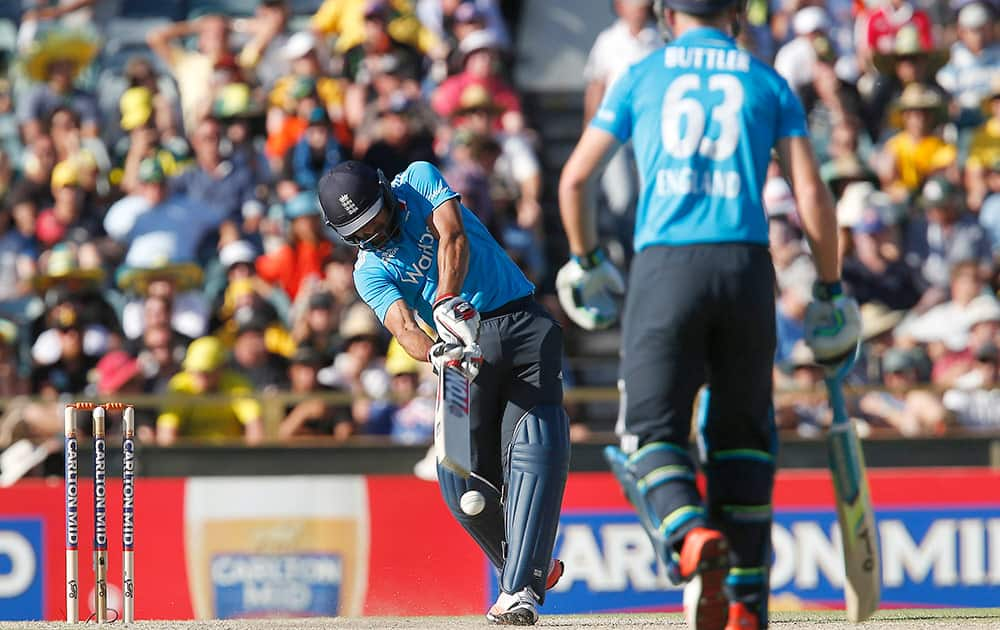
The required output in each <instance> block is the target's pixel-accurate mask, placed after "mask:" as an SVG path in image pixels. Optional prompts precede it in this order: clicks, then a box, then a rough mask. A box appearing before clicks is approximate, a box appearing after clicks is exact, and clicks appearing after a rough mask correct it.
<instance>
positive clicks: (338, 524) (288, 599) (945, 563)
mask: <svg viewBox="0 0 1000 630" xmlns="http://www.w3.org/2000/svg"><path fill="white" fill-rule="evenodd" d="M870 481H871V488H872V497H873V502H874V504H875V507H876V512H877V513H878V520H879V528H880V532H881V537H882V567H883V593H884V597H883V601H884V602H885V604H886V605H887V606H915V605H916V606H919V605H933V606H943V605H961V606H982V605H989V604H990V603H991V601H993V600H992V599H991V595H990V594H991V593H993V592H994V591H995V589H996V588H997V586H998V585H1000V472H998V471H992V470H987V469H919V470H878V471H872V472H871V473H870ZM80 496H81V502H80V508H81V509H80V571H79V575H80V581H81V585H80V586H81V588H80V595H81V597H80V599H81V616H82V617H85V616H86V615H88V614H90V613H91V612H92V610H91V606H90V603H89V602H90V597H89V596H90V594H91V593H92V589H93V575H92V569H91V565H90V562H91V560H90V558H91V555H90V552H91V548H92V545H91V539H92V536H93V515H92V499H91V496H92V485H91V484H90V483H89V482H88V481H85V480H82V481H81V484H80ZM108 497H109V502H108V523H109V535H110V538H109V549H111V552H110V553H109V557H110V562H111V566H110V574H109V575H110V578H111V579H110V589H109V591H110V604H111V607H112V608H119V607H120V591H119V588H120V581H121V564H120V562H121V554H120V552H119V550H120V544H121V543H120V541H121V517H120V504H121V485H120V481H116V480H109V484H108ZM63 519H64V515H63V488H62V483H61V481H38V480H25V481H22V482H21V483H19V484H17V485H16V486H15V487H13V488H9V489H4V490H0V584H4V585H5V586H7V588H6V589H5V590H4V592H5V593H11V595H10V596H4V597H0V620H10V619H38V618H45V619H52V620H57V619H61V618H63V617H64V605H65V604H64V602H65V594H64V592H63V580H64V554H63V551H64V531H63V523H64V520H63ZM835 521H836V516H835V513H834V511H833V490H832V485H831V482H830V478H829V475H828V474H827V473H825V472H823V471H815V472H801V471H787V472H782V473H780V475H779V478H778V482H777V485H776V488H775V528H774V530H773V538H774V541H775V565H774V567H773V569H772V576H771V582H772V587H773V590H774V593H775V595H776V597H777V599H776V600H775V601H776V602H777V603H778V604H779V605H783V606H784V605H788V606H795V607H830V606H840V605H841V603H840V602H841V601H842V600H841V595H840V590H839V589H840V588H841V584H842V576H838V573H837V571H838V566H837V564H838V561H837V548H838V547H837V545H839V541H838V539H837V537H836V526H835ZM643 538H644V534H643V533H642V531H641V528H639V526H638V524H637V522H636V520H635V517H634V514H632V511H631V509H630V507H629V505H628V504H627V503H626V501H625V499H624V498H623V497H622V494H621V491H620V489H619V488H618V486H617V484H616V483H615V481H614V479H613V478H612V477H611V476H610V475H609V474H607V473H573V474H571V475H570V478H569V483H568V486H567V489H566V495H565V499H564V502H563V511H562V522H561V526H560V534H559V537H558V539H557V543H556V553H557V554H560V555H561V557H562V558H563V559H565V560H567V573H566V575H565V576H564V579H563V581H562V582H560V585H559V587H558V588H557V589H556V591H554V592H552V593H551V596H550V597H549V599H548V600H547V602H546V606H545V608H546V611H547V612H601V611H617V610H674V609H677V608H678V606H679V603H680V592H679V591H678V590H677V589H676V588H674V587H672V586H671V585H669V584H668V583H667V582H666V581H665V577H664V576H663V575H662V571H661V570H660V568H659V567H658V564H657V563H656V561H655V558H653V557H652V555H651V554H650V551H649V550H648V549H646V548H645V547H644V546H643ZM135 555H136V615H137V618H139V619H150V618H154V619H190V618H195V617H213V616H220V617H240V616H277V615H280V616H294V615H313V614H364V615H466V614H481V613H482V612H483V611H484V610H485V608H486V606H488V604H489V602H490V600H491V598H492V597H494V596H495V588H496V586H495V579H494V577H493V574H492V571H491V569H490V567H489V566H488V563H487V562H486V560H485V558H484V557H483V555H482V554H481V553H480V552H479V550H478V549H477V548H476V547H475V545H474V543H472V541H471V539H470V538H469V537H468V536H467V535H466V534H465V532H464V531H463V530H462V528H461V527H460V526H459V525H458V524H457V523H455V521H454V520H453V519H452V517H451V515H450V514H449V513H448V510H447V508H446V507H445V505H444V503H443V501H442V499H441V497H440V494H439V492H438V489H437V485H436V484H433V483H428V482H425V481H420V480H418V479H416V478H413V477H408V476H376V477H367V478H365V477H352V476H336V477H330V476H326V477H244V478H198V479H141V480H139V481H138V483H137V488H136V554H135ZM4 571H6V573H4ZM12 585H13V586H12ZM112 618H113V615H112Z"/></svg>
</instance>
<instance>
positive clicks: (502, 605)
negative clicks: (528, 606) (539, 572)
mask: <svg viewBox="0 0 1000 630" xmlns="http://www.w3.org/2000/svg"><path fill="white" fill-rule="evenodd" d="M565 571H566V565H564V564H563V561H562V560H560V559H559V558H552V560H551V561H550V562H549V574H548V576H547V577H546V578H545V590H550V589H552V588H553V587H555V585H556V584H558V583H559V578H561V577H562V576H563V573H564V572H565ZM525 590H528V589H525ZM514 597H516V596H515V595H508V594H507V593H503V592H501V593H500V597H498V598H497V601H496V603H495V604H493V607H492V608H490V611H489V612H488V613H486V618H487V619H489V620H490V621H491V622H493V623H508V624H510V625H531V624H526V623H520V624H513V623H511V622H501V621H498V618H499V617H500V615H502V614H503V612H504V611H505V610H506V609H507V608H508V607H509V606H510V605H511V604H512V603H513V599H512V598H514ZM535 617H536V619H537V617H538V613H537V612H536V613H535ZM531 623H532V624H533V623H534V622H531Z"/></svg>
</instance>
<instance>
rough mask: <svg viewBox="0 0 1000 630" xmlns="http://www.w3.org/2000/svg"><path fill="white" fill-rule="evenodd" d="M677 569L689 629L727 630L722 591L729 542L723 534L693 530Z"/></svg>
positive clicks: (725, 606) (727, 569)
mask: <svg viewBox="0 0 1000 630" xmlns="http://www.w3.org/2000/svg"><path fill="white" fill-rule="evenodd" d="M678 568H679V570H680V574H681V578H682V579H684V580H689V581H688V583H687V584H686V585H685V586H684V618H685V619H686V620H687V623H688V628H690V629H691V630H724V629H725V630H729V628H728V626H726V620H727V617H728V613H729V602H728V600H727V599H726V594H725V592H724V591H723V584H724V583H725V580H726V575H727V574H728V573H729V542H728V541H727V540H726V537H725V536H724V535H723V534H722V532H720V531H718V530H715V529H708V528H706V527H695V528H694V529H692V530H691V531H689V532H688V533H687V535H686V536H684V545H683V546H682V547H681V553H680V561H679V567H678Z"/></svg>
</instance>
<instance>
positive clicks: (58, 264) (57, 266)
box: [32, 245, 104, 293]
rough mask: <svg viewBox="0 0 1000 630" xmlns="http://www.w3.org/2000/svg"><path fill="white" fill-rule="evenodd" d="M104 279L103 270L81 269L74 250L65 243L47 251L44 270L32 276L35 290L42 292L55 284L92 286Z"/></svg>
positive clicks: (74, 286)
mask: <svg viewBox="0 0 1000 630" xmlns="http://www.w3.org/2000/svg"><path fill="white" fill-rule="evenodd" d="M103 280H104V270H103V269H100V268H96V269H81V268H80V265H79V262H78V261H77V258H76V252H74V251H73V250H72V249H70V248H69V247H68V246H65V245H57V246H55V247H53V248H52V250H51V251H50V252H49V257H48V260H47V261H46V263H45V271H44V272H43V273H40V274H38V275H36V276H35V277H34V279H33V280H32V284H33V285H34V287H35V290H36V291H38V292H40V293H44V292H45V291H47V290H49V289H50V288H52V287H55V286H63V287H67V288H77V289H78V288H82V287H94V286H97V285H99V284H100V283H101V282H102V281H103Z"/></svg>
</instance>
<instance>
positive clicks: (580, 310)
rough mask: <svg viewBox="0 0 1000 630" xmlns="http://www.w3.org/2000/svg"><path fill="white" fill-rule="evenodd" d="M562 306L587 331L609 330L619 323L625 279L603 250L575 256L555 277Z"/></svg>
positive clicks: (575, 322) (574, 321)
mask: <svg viewBox="0 0 1000 630" xmlns="http://www.w3.org/2000/svg"><path fill="white" fill-rule="evenodd" d="M556 293H557V294H558V295H559V303H560V304H561V305H562V307H563V310H564V311H566V315H567V316H569V318H570V319H571V320H573V323H574V324H576V325H577V326H579V327H580V328H583V329H585V330H599V329H602V328H608V327H609V326H612V325H613V324H614V323H615V322H616V321H618V316H619V313H620V311H621V300H622V296H624V295H625V279H624V278H623V277H622V274H621V272H620V271H618V268H617V267H615V266H614V264H612V262H611V261H610V260H608V256H607V254H605V253H604V251H603V250H601V249H597V250H595V251H594V252H591V253H590V254H588V255H586V256H573V257H572V258H570V260H569V262H568V263H566V264H565V265H563V266H562V269H560V270H559V273H558V274H557V275H556Z"/></svg>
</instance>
